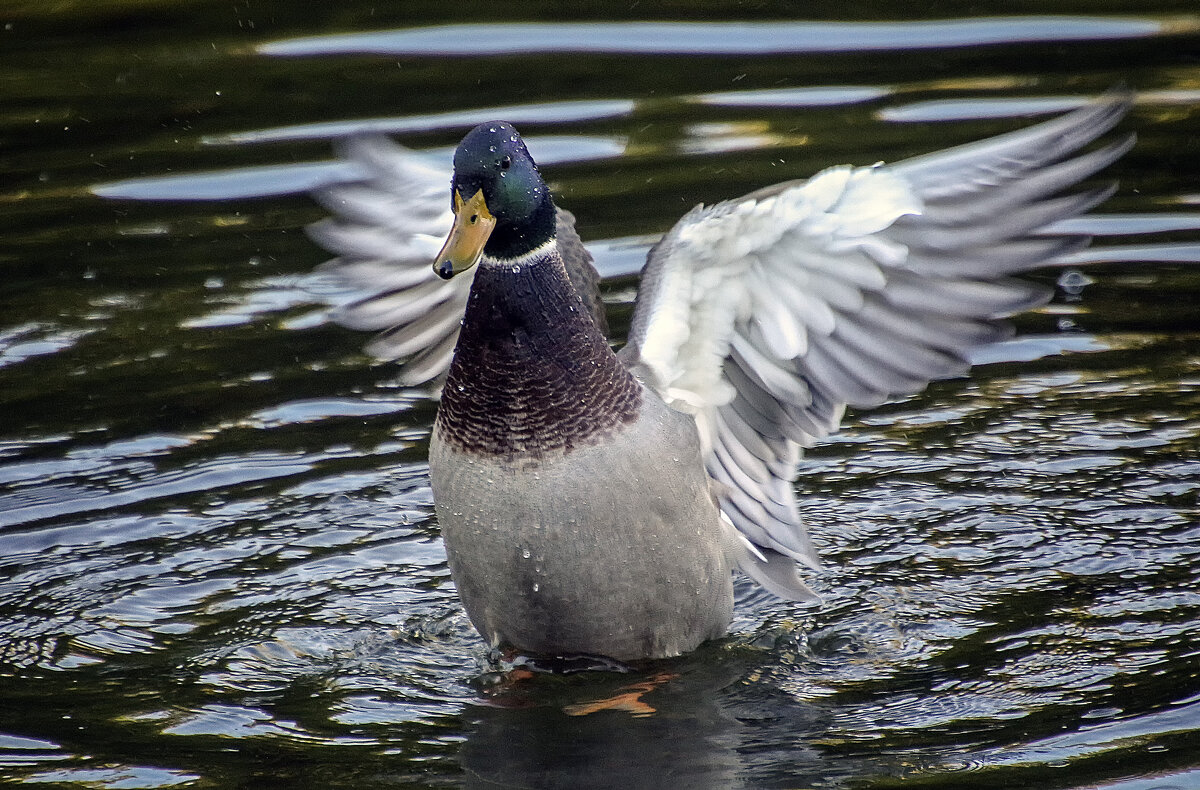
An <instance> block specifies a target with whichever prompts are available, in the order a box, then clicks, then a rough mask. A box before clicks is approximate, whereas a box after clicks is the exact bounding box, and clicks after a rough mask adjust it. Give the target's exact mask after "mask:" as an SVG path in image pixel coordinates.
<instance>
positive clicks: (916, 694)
mask: <svg viewBox="0 0 1200 790" xmlns="http://www.w3.org/2000/svg"><path fill="white" fill-rule="evenodd" d="M328 6H329V7H327V8H326V7H315V6H312V7H310V6H308V5H304V4H286V3H281V2H270V1H268V0H256V2H252V3H251V2H240V1H239V2H232V3H230V2H189V3H166V2H161V0H158V1H156V0H143V2H132V1H130V2H118V0H109V1H108V2H94V3H89V4H77V5H71V4H46V3H33V2H21V0H16V1H15V2H10V3H8V4H7V5H6V6H5V8H3V9H0V42H2V46H0V74H3V75H4V78H3V80H0V96H2V97H3V102H0V152H2V153H0V171H2V172H3V176H4V177H3V179H2V181H0V205H3V207H4V211H3V217H4V219H3V225H4V231H3V236H2V237H3V239H4V241H3V244H2V245H0V272H2V274H3V281H2V282H3V284H2V285H0V777H4V778H6V779H8V780H9V781H11V782H12V783H16V784H29V785H33V786H58V787H102V788H157V787H236V786H247V785H251V784H254V785H257V786H280V787H285V786H286V787H297V786H306V787H307V786H312V787H354V788H363V787H382V786H388V787H425V786H434V787H461V786H467V787H477V786H478V787H483V786H486V787H497V786H500V787H555V786H561V787H674V786H684V785H688V786H694V787H706V788H707V787H715V788H717V787H719V788H724V787H754V788H758V787H873V788H887V787H898V786H905V787H910V786H911V787H925V786H928V787H935V786H936V787H956V786H963V785H966V784H968V783H969V784H971V785H972V786H975V787H980V788H991V787H994V788H1023V787H1029V788H1059V787H1061V788H1084V787H1105V788H1120V790H1150V789H1151V788H1176V787H1178V788H1183V787H1197V786H1200V757H1198V756H1197V755H1200V588H1198V585H1197V571H1198V569H1200V523H1198V522H1200V519H1198V518H1197V510H1198V508H1197V492H1198V490H1200V459H1198V457H1197V456H1198V453H1197V448H1198V447H1200V438H1198V435H1200V418H1198V416H1197V415H1198V414H1200V408H1198V407H1200V397H1198V395H1197V393H1198V392H1200V390H1198V385H1200V351H1198V349H1200V345H1198V343H1197V338H1198V335H1197V330H1198V328H1200V273H1198V272H1200V270H1198V269H1197V268H1196V266H1195V262H1196V261H1197V260H1200V233H1198V229H1200V186H1197V185H1198V184H1200V145H1198V143H1197V140H1200V113H1198V112H1197V110H1196V107H1197V105H1198V100H1200V66H1198V65H1197V62H1196V59H1195V53H1196V52H1197V45H1198V44H1200V32H1198V31H1200V19H1198V18H1197V16H1196V15H1195V8H1194V4H1193V3H1192V2H1190V1H1189V2H1174V3H1172V2H1166V0H1155V1H1154V2H1141V1H1139V2H1134V0H1126V2H1109V3H1086V4H1084V3H1075V4H1069V3H1066V2H1058V3H1025V4H1012V3H998V2H984V3H973V4H971V7H970V13H969V15H966V12H965V11H964V8H963V7H961V6H959V5H954V4H934V5H931V6H927V7H926V8H924V9H923V10H920V11H911V10H906V9H905V8H898V7H896V6H895V4H887V5H884V4H882V3H879V4H873V3H859V4H855V5H854V6H853V7H849V8H842V7H841V6H833V5H830V6H828V7H826V6H824V5H818V6H809V7H807V8H808V12H807V13H809V14H811V18H805V17H803V16H797V15H796V13H795V12H794V10H789V8H787V7H784V6H783V5H782V4H779V5H771V4H758V5H754V6H753V7H744V6H742V5H737V4H726V5H723V6H718V5H717V4H706V7H707V9H708V10H706V11H705V16H704V17H703V18H701V17H700V16H699V15H698V13H697V12H696V11H695V10H693V9H688V8H686V7H684V6H682V5H673V6H662V7H658V6H655V5H653V4H646V3H642V4H634V7H633V8H628V9H627V8H624V7H621V8H609V7H604V8H600V7H598V6H597V7H595V8H593V7H590V6H583V7H580V8H579V9H577V10H574V11H572V12H571V13H570V14H569V15H566V16H564V15H563V13H562V12H561V11H560V10H558V9H559V6H558V5H557V4H551V3H544V4H538V3H523V4H512V3H510V4H504V5H503V6H496V7H492V8H480V9H479V12H478V14H476V13H474V12H473V13H472V14H470V15H468V14H466V13H464V12H462V11H460V10H459V9H458V8H457V7H443V6H440V5H435V4H419V3H404V4H392V5H389V6H386V7H385V6H383V5H382V4H375V3H360V2H349V3H342V4H328ZM564 22H570V23H571V24H569V25H568V24H563V23H564ZM684 22H685V23H686V25H683V24H677V23H684ZM585 23H586V24H585ZM1118 83H1125V84H1127V85H1129V86H1130V87H1132V88H1133V89H1135V90H1136V91H1137V93H1138V101H1137V106H1136V108H1135V110H1134V111H1133V113H1132V115H1131V117H1130V119H1129V120H1128V121H1127V122H1126V123H1125V124H1124V126H1123V128H1126V129H1130V130H1136V131H1137V132H1138V135H1139V142H1138V145H1137V147H1136V148H1135V149H1134V150H1133V151H1132V152H1131V153H1130V154H1129V155H1128V156H1127V157H1125V158H1124V159H1123V160H1122V161H1121V162H1119V163H1117V165H1116V166H1115V167H1113V168H1112V175H1114V176H1115V177H1117V178H1119V179H1120V181H1121V189H1120V191H1119V192H1118V194H1117V196H1116V197H1115V198H1113V199H1112V200H1111V201H1109V203H1107V204H1106V205H1105V206H1104V207H1103V209H1102V212H1103V216H1101V217H1098V218H1094V219H1087V220H1082V221H1080V224H1079V227H1080V228H1083V229H1085V230H1087V231H1088V232H1092V233H1094V234H1096V236H1097V244H1096V247H1095V248H1094V249H1093V251H1091V252H1089V253H1087V254H1086V257H1085V258H1083V259H1081V261H1080V263H1083V262H1087V261H1093V262H1098V265H1097V266H1095V267H1093V268H1091V269H1089V271H1088V274H1087V276H1086V277H1081V276H1078V275H1067V276H1065V277H1063V278H1062V280H1061V286H1060V287H1059V291H1058V295H1057V297H1056V299H1055V302H1054V303H1053V304H1052V305H1051V306H1050V307H1049V308H1048V309H1046V310H1045V311H1042V312H1039V313H1037V314H1034V315H1030V316H1026V317H1023V318H1022V319H1021V320H1020V321H1019V322H1018V326H1019V329H1020V334H1019V336H1018V338H1017V339H1016V340H1015V341H1012V342H1010V343H1006V344H1003V345H1001V346H999V347H993V348H990V349H985V350H983V351H982V352H981V353H980V355H979V360H978V361H979V362H980V363H981V365H980V366H979V367H977V368H975V369H974V371H973V372H972V374H971V376H970V378H968V379H964V380H956V381H950V382H942V383H939V384H936V385H934V386H933V387H932V388H931V389H930V390H929V391H928V392H926V393H924V394H922V395H920V396H918V397H914V398H910V399H907V400H904V401H902V402H899V403H894V404H890V405H888V406H885V407H884V408H881V409H877V410H874V411H872V412H869V413H861V414H859V413H856V414H851V415H850V416H849V418H848V420H847V425H846V429H845V430H844V431H843V432H842V433H841V434H839V435H838V436H837V437H835V438H834V439H832V440H830V441H828V442H826V443H824V444H823V445H821V446H820V447H818V448H816V449H815V450H814V451H812V452H811V453H810V454H809V459H808V462H807V465H806V467H805V470H804V474H803V475H802V477H801V478H800V480H799V481H798V483H797V486H798V490H799V492H800V494H801V496H802V498H803V504H804V510H805V513H806V515H807V518H808V521H809V524H810V526H811V528H812V531H813V533H814V539H815V541H816V543H817V546H818V548H819V550H820V551H821V553H822V555H823V557H824V558H825V561H826V563H827V566H828V569H827V571H826V572H825V573H824V574H823V575H822V576H820V577H819V578H817V579H815V580H814V586H815V587H816V588H817V589H818V590H819V591H820V592H821V593H822V594H823V596H824V597H825V605H824V606H823V607H822V608H820V609H810V608H801V607H796V606H792V605H790V604H786V603H781V602H779V601H775V600H772V599H770V598H769V597H768V596H765V595H763V594H761V593H757V592H755V591H753V590H751V589H750V588H749V587H747V586H739V589H738V598H739V605H738V613H737V619H736V621H735V627H734V633H733V635H732V636H731V637H730V638H729V639H728V640H725V641H723V642H720V643H717V644H712V645H707V646H705V647H704V648H703V649H701V650H700V651H699V652H697V653H696V654H694V655H692V656H689V657H686V658H683V659H679V660H675V661H669V662H664V663H663V664H661V665H658V666H655V667H651V668H649V669H647V670H645V671H643V672H639V673H633V674H622V673H611V672H610V673H595V672H594V673H584V674H576V675H567V676H536V677H532V678H529V677H524V676H521V675H520V674H516V675H513V674H509V675H505V674H503V673H500V672H498V671H497V670H496V668H495V667H494V666H492V665H491V664H489V663H488V661H487V657H486V654H485V652H484V650H483V647H482V645H481V644H480V642H479V640H478V638H477V637H476V636H475V634H474V633H473V632H472V630H471V628H470V626H469V624H468V623H467V621H466V619H465V617H464V616H463V614H462V612H461V609H460V607H459V605H458V603H457V600H456V598H455V595H454V591H453V587H452V585H451V583H450V579H449V575H448V572H447V569H446V565H445V561H444V555H443V552H442V549H441V546H440V544H439V542H438V540H437V526H436V524H435V523H434V521H433V518H432V506H431V501H430V493H429V489H428V480H427V476H426V467H425V452H426V442H427V437H428V431H429V425H430V421H431V419H432V416H433V413H434V404H433V403H432V402H431V401H430V399H429V397H428V394H427V393H426V392H424V391H422V390H413V389H407V388H404V387H401V386H400V385H399V384H397V383H395V371H394V370H393V369H390V368H389V367H387V366H374V365H372V364H371V361H370V360H369V359H368V358H367V357H366V356H365V355H364V354H363V353H362V352H361V347H362V344H363V342H364V341H365V339H366V338H364V337H362V336H359V335H356V334H355V333H353V332H349V331H347V330H344V329H340V328H338V327H336V326H335V325H333V324H332V323H331V322H330V321H329V320H328V311H329V309H330V308H331V307H332V306H334V305H336V304H338V303H340V302H342V301H345V300H346V299H349V298H351V297H352V294H347V293H345V292H344V291H343V290H340V289H339V288H338V287H337V285H336V284H334V283H331V282H329V281H327V280H325V279H323V278H322V277H320V276H318V275H314V274H312V270H313V269H314V267H315V266H316V265H317V264H319V263H320V262H321V261H322V260H323V257H324V256H323V254H322V253H321V251H320V250H318V249H316V248H315V247H314V245H312V244H311V243H310V242H309V241H307V239H306V238H305V237H304V235H303V233H302V232H301V229H302V228H303V226H304V225H305V224H307V223H309V222H311V221H314V220H316V219H318V218H319V217H320V216H321V211H320V209H318V208H317V207H316V206H315V205H314V204H312V203H311V202H310V201H309V200H308V199H307V198H305V197H303V196H302V195H298V194H296V192H297V191H303V189H305V188H307V187H311V186H312V185H314V184H317V183H320V182H322V181H326V180H328V179H334V178H345V177H350V176H352V173H348V172H346V170H345V169H344V168H343V167H341V166H339V165H337V164H335V163H333V162H332V160H331V155H330V145H329V139H330V138H331V137H336V136H339V135H344V134H347V133H350V132H352V131H355V130H360V129H363V128H375V129H380V130H386V131H391V132H393V133H395V134H397V135H398V136H399V137H400V139H402V140H403V141H404V142H406V143H408V144H410V145H413V146H416V147H420V148H428V149H431V150H435V151H439V152H441V153H442V154H443V155H445V154H448V152H449V151H450V150H451V148H452V146H453V145H454V143H455V142H456V141H457V139H458V138H459V137H460V136H461V135H462V133H463V132H464V131H465V129H466V128H469V126H471V125H473V124H474V123H475V122H477V121H480V120H485V119H488V118H494V117H504V118H508V119H510V120H512V121H514V122H516V123H518V125H519V126H520V128H521V129H522V131H523V132H524V133H525V134H526V135H527V137H528V138H529V139H530V146H531V148H532V149H533V151H534V153H535V155H536V156H538V158H539V160H540V161H542V162H543V164H544V165H545V172H546V174H547V176H548V179H549V180H550V182H551V185H552V187H553V188H554V189H555V191H556V194H557V195H558V196H559V198H560V202H562V204H563V205H565V206H567V207H569V208H570V209H572V210H573V211H574V212H575V213H576V214H577V215H578V217H579V218H580V230H581V232H582V233H583V236H584V238H585V239H587V240H589V241H590V242H591V243H592V245H593V250H594V251H595V254H596V257H597V260H598V263H599V264H600V266H601V268H602V269H604V271H605V272H606V273H608V274H609V275H611V279H610V280H609V283H608V290H607V298H608V300H609V303H610V315H611V318H612V323H613V324H614V326H615V328H616V330H617V332H618V333H620V332H623V331H624V327H625V325H626V322H627V321H628V316H629V311H630V304H631V299H632V295H633V292H634V290H633V288H634V281H633V280H632V279H631V278H630V277H629V276H628V275H629V273H631V272H633V271H636V270H637V268H638V266H639V265H640V259H641V256H643V255H644V252H645V248H646V245H647V244H649V243H650V241H652V239H653V237H654V235H655V234H658V233H661V232H663V231H664V230H665V229H666V228H667V227H669V226H670V224H671V223H672V222H673V221H674V219H676V218H677V217H678V216H680V215H681V214H682V213H683V212H684V211H686V210H687V209H688V208H690V207H691V206H692V205H694V204H695V203H697V202H700V201H715V200H719V199H722V198H726V197H730V196H733V195H737V194H740V193H743V192H747V191H750V190H752V189H755V188H758V187H760V186H763V185H765V184H769V183H773V182H775V181H779V180H783V179H785V178H795V177H799V176H803V175H808V174H811V173H813V172H815V171H816V170H819V169H820V168H822V167H825V166H827V165H830V164H835V163H842V162H854V163H858V164H869V163H871V162H873V161H876V160H879V159H886V160H895V159H898V158H901V157H903V156H907V155H912V154H916V153H921V152H925V151H929V150H932V149H935V148H940V147H943V146H945V145H949V144H951V143H954V142H961V141H967V140H970V139H975V138H977V137H981V136H984V135H986V134H991V133H996V132H1000V131H1004V130H1007V129H1011V128H1015V127H1016V126H1018V125H1021V124H1023V123H1026V122H1028V121H1029V120H1030V119H1031V118H1034V117H1040V114H1042V113H1048V112H1057V111H1059V110H1062V109H1065V108H1069V107H1071V106H1075V105H1077V104H1078V103H1079V102H1080V101H1082V100H1084V98H1085V97H1086V96H1089V95H1094V94H1096V93H1099V92H1101V91H1103V90H1104V89H1106V88H1108V87H1109V86H1112V85H1114V84H1118ZM1058 276H1059V274H1058V273H1057V272H1048V273H1045V274H1042V275H1039V279H1041V280H1043V281H1045V282H1047V283H1051V284H1052V283H1054V282H1055V281H1056V278H1058ZM613 697H616V698H618V699H619V700H620V704H619V705H617V706H616V707H615V708H613V709H602V710H597V709H596V706H595V705H594V703H595V702H596V701H597V700H603V699H607V698H613Z"/></svg>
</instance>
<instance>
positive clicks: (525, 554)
mask: <svg viewBox="0 0 1200 790" xmlns="http://www.w3.org/2000/svg"><path fill="white" fill-rule="evenodd" d="M521 556H522V557H524V558H525V559H529V549H521Z"/></svg>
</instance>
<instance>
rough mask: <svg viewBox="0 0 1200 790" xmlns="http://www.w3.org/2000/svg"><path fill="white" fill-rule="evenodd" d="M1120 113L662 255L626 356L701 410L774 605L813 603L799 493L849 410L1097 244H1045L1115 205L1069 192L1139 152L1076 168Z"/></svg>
mask: <svg viewBox="0 0 1200 790" xmlns="http://www.w3.org/2000/svg"><path fill="white" fill-rule="evenodd" d="M1128 104H1129V103H1128V100H1127V99H1126V98H1124V97H1120V96H1111V97H1107V98H1104V99H1101V100H1100V101H1098V102H1096V103H1094V104H1091V105H1088V106H1087V107H1084V108H1082V109H1080V110H1077V111H1075V112H1073V113H1070V114H1068V115H1065V116H1062V117H1060V118H1057V119H1055V120H1052V121H1049V122H1047V123H1043V124H1041V125H1038V126H1034V127H1031V128H1029V129H1024V130H1021V131H1018V132H1015V133H1012V134H1008V135H1004V136H1000V137H996V138H993V139H990V140H984V141H982V142H978V143H974V144H970V145H966V146H962V147H959V148H953V149H950V150H947V151H942V152H939V153H934V154H930V155H928V156H923V157H919V158H916V159H911V160H907V161H904V162H900V163H898V164H895V165H890V166H883V165H878V166H875V167H869V168H853V167H848V166H843V167H835V168H831V169H829V170H826V171H824V172H822V173H820V174H818V175H817V176H815V177H813V178H811V179H809V180H807V181H795V182H789V183H785V184H779V185H777V186H774V187H770V188H768V189H765V190H761V191H759V192H756V193H752V194H750V195H747V196H746V197H744V198H742V199H740V200H733V201H728V202H725V203H720V204H717V205H715V206H711V207H707V208H706V207H703V206H701V207H698V208H696V209H694V210H693V211H692V212H690V213H689V214H688V215H687V216H685V217H684V218H683V219H681V220H680V221H679V223H678V224H676V225H675V227H674V228H673V229H672V230H671V232H670V233H668V234H667V235H666V236H665V237H664V238H663V240H662V241H661V242H660V243H659V244H658V245H657V246H656V247H655V248H654V249H653V250H652V251H651V253H650V256H649V261H648V263H647V265H646V268H645V269H644V271H643V275H642V284H641V290H640V292H639V294H638V301H637V307H636V309H635V312H634V316H633V322H632V325H631V327H630V337H629V345H628V347H627V349H626V351H624V352H623V355H624V358H625V359H626V360H627V363H628V364H629V365H630V366H631V367H632V368H633V369H635V370H636V371H638V373H639V375H641V377H642V378H643V380H644V381H645V382H646V383H647V385H648V386H650V387H652V388H653V389H655V390H656V391H657V392H658V393H659V394H661V395H662V396H663V398H664V399H666V401H667V402H668V403H669V404H671V405H672V406H674V407H675V408H677V409H680V410H683V411H688V412H690V413H693V414H695V416H696V420H697V423H698V425H699V427H700V432H701V436H702V438H703V439H704V440H705V442H706V443H707V444H706V446H707V448H708V454H707V458H706V464H707V468H708V471H709V474H710V475H711V476H712V477H713V478H714V480H716V481H717V492H718V494H719V496H720V499H721V505H722V510H723V511H724V512H725V514H726V515H727V516H728V517H729V519H730V521H731V522H732V523H733V525H734V526H735V527H736V528H737V529H738V530H739V531H740V533H741V534H742V535H743V536H744V537H745V538H747V539H748V540H749V542H750V543H751V544H753V545H752V546H751V545H747V546H745V548H746V556H745V557H743V558H741V559H740V563H741V564H742V566H743V569H744V570H745V571H746V572H747V573H748V574H749V575H750V576H752V577H753V578H755V579H756V580H757V581H758V582H759V583H761V584H762V585H763V586H764V587H766V588H767V589H768V590H770V591H772V592H774V593H775V594H777V595H780V596H782V597H786V598H794V599H805V598H809V597H812V595H813V594H812V593H811V591H809V590H808V588H807V587H806V586H805V585H804V584H803V582H801V581H800V579H799V577H798V576H797V574H796V565H795V562H793V560H794V561H799V562H801V563H803V564H805V565H807V566H809V567H812V568H817V567H819V566H818V562H817V557H816V554H815V552H814V551H813V547H812V544H811V543H810V541H809V539H808V536H807V534H806V532H805V530H804V527H803V525H802V524H801V522H800V518H799V515H798V513H797V508H796V501H795V497H794V494H793V490H792V481H793V479H794V477H795V474H796V466H797V463H798V461H799V458H800V451H801V448H804V447H808V446H810V445H811V444H812V443H813V442H815V441H816V440H818V439H820V438H821V437H824V436H826V435H828V434H829V433H831V432H833V431H834V430H836V429H837V427H838V423H839V421H840V420H841V416H842V413H843V411H844V409H845V407H846V406H853V407H856V408H865V407H871V406H877V405H879V404H881V403H883V402H884V401H886V400H888V399H889V398H894V397H896V396H901V395H909V394H912V393H916V392H918V391H920V390H922V389H923V388H924V387H925V386H926V385H927V384H928V383H929V382H930V381H931V380H933V379H938V378H945V377H948V376H953V375H956V374H960V373H962V372H963V371H965V370H966V368H967V362H966V359H967V352H968V351H969V350H970V349H971V348H972V347H974V346H977V345H979V344H981V343H986V342H990V341H994V340H997V339H999V338H1001V337H1003V336H1004V335H1005V333H1006V332H1007V331H1008V327H1007V325H1006V324H1005V323H1004V322H1003V321H1002V320H1001V319H1003V318H1004V317H1006V316H1010V315H1012V314H1014V313H1017V312H1020V311H1022V310H1026V309H1029V308H1031V307H1034V306H1037V305H1039V304H1041V303H1043V302H1044V301H1045V300H1046V299H1047V298H1048V294H1047V293H1045V292H1044V290H1043V289H1040V288H1038V287H1036V286H1033V285H1030V284H1029V283H1025V282H1022V281H1020V280H1016V279H1012V278H1011V277H1010V275H1012V274H1017V273H1020V272H1025V271H1028V270H1030V269H1034V268H1037V267H1038V266H1041V265H1043V264H1045V263H1047V262H1049V261H1051V260H1053V259H1054V258H1056V257H1058V256H1061V255H1063V254H1065V253H1067V252H1071V251H1073V250H1076V249H1079V248H1080V247H1082V246H1084V245H1086V244H1087V243H1088V239H1087V238H1086V237H1079V236H1062V235H1058V236H1051V235H1044V234H1042V233H1041V231H1042V230H1043V229H1045V228H1046V227H1047V226H1049V225H1051V224H1052V223H1054V222H1057V221H1059V220H1063V219H1066V218H1068V217H1073V216H1075V215H1077V214H1080V213H1082V212H1084V211H1087V210H1088V209H1090V208H1092V207H1093V206H1095V205H1096V204H1098V203H1100V202H1101V201H1102V200H1104V199H1105V198H1106V197H1108V195H1109V194H1111V191H1112V188H1111V187H1100V188H1096V189H1088V190H1084V191H1080V192H1076V193H1072V194H1068V195H1065V196H1061V193H1062V191H1063V190H1065V189H1068V188H1069V187H1071V186H1073V185H1075V184H1076V183H1078V182H1079V181H1081V180H1082V179H1085V178H1087V177H1088V176H1091V175H1092V174H1094V173H1095V172H1097V171H1098V170H1100V169H1102V168H1104V167H1105V166H1106V165H1108V164H1110V163H1111V162H1113V161H1114V160H1115V159H1117V158H1118V157H1119V156H1121V155H1122V154H1123V153H1124V152H1125V151H1126V150H1128V148H1129V147H1130V145H1131V144H1132V142H1133V140H1132V137H1131V136H1130V137H1125V138H1122V139H1120V140H1117V141H1116V142H1113V143H1111V144H1109V145H1107V146H1104V147H1102V148H1099V149H1097V150H1094V151H1092V152H1089V153H1082V154H1080V153H1078V151H1079V149H1080V148H1082V147H1083V146H1086V145H1087V144H1088V143H1090V142H1092V141H1093V140H1095V139H1096V138H1097V137H1099V136H1100V135H1102V134H1104V133H1105V132H1107V131H1108V130H1110V129H1111V128H1112V127H1113V126H1114V125H1115V124H1116V123H1117V122H1118V121H1119V120H1120V119H1121V117H1122V116H1123V115H1124V114H1125V112H1126V110H1127V109H1128Z"/></svg>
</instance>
